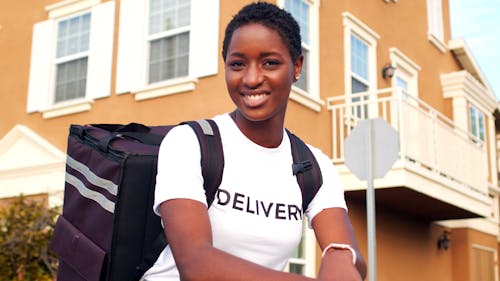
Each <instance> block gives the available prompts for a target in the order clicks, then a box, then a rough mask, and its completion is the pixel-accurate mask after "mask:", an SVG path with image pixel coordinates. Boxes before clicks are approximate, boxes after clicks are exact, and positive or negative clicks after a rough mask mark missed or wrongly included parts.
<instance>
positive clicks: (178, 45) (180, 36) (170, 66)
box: [148, 0, 191, 83]
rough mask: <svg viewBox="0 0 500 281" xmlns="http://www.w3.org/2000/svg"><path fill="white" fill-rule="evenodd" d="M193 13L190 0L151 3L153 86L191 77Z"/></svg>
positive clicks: (150, 57) (150, 39)
mask: <svg viewBox="0 0 500 281" xmlns="http://www.w3.org/2000/svg"><path fill="white" fill-rule="evenodd" d="M190 11H191V1H189V0H150V5H149V35H150V38H149V68H148V69H149V72H148V73H149V75H148V82H149V83H155V82H160V81H164V80H168V79H173V78H177V77H184V76H187V75H188V73H189V67H188V66H189V29H186V28H187V27H189V25H190V22H191V16H190Z"/></svg>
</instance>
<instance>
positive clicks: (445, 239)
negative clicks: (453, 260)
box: [437, 230, 451, 251]
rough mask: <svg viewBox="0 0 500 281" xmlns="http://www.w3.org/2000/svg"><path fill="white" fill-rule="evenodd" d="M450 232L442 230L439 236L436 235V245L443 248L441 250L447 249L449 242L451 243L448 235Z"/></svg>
mask: <svg viewBox="0 0 500 281" xmlns="http://www.w3.org/2000/svg"><path fill="white" fill-rule="evenodd" d="M450 234H451V232H449V231H447V230H445V231H443V234H441V236H439V237H438V240H437V247H438V249H439V250H441V249H443V250H445V251H446V250H448V248H449V247H450V244H451V240H450V237H449V235H450Z"/></svg>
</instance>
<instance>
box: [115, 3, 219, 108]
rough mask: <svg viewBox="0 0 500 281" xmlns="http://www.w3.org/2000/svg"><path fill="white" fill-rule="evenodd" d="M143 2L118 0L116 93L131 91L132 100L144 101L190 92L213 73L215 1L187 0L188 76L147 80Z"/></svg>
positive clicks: (216, 26) (216, 29)
mask: <svg viewBox="0 0 500 281" xmlns="http://www.w3.org/2000/svg"><path fill="white" fill-rule="evenodd" d="M147 3H148V1H146V0H145V1H137V0H122V1H121V6H120V24H119V35H118V58H117V78H116V93H117V94H119V95H120V94H125V93H131V94H133V95H134V98H135V100H144V99H151V98H158V97H162V96H167V95H171V94H177V93H184V92H190V91H193V90H195V88H196V84H197V83H198V81H199V80H198V79H199V78H202V77H206V76H211V75H215V74H217V72H218V63H219V56H220V54H219V13H220V11H219V0H191V25H190V26H189V71H188V72H189V74H188V76H186V77H179V78H174V79H169V80H165V81H160V82H157V83H152V84H149V83H148V80H147V75H148V68H149V67H148V62H149V50H148V46H149V44H148V40H147V38H148V17H147V16H148V12H147V5H148V4H147ZM200 46H203V47H202V48H201V47H200Z"/></svg>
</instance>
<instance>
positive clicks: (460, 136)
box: [327, 88, 488, 195]
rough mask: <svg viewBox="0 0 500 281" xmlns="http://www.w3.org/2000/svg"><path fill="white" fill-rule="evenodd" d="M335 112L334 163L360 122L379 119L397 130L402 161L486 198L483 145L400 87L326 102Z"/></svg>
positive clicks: (339, 161)
mask: <svg viewBox="0 0 500 281" xmlns="http://www.w3.org/2000/svg"><path fill="white" fill-rule="evenodd" d="M327 106H328V109H329V110H331V112H332V126H333V136H332V139H333V155H332V156H333V161H334V162H336V163H342V162H343V161H344V155H343V153H344V140H345V138H346V137H347V136H348V135H349V133H350V132H351V130H352V129H353V128H354V126H355V125H356V123H357V122H358V120H361V119H365V118H376V117H380V118H383V119H385V120H386V121H387V122H388V123H389V124H391V125H392V126H393V127H394V128H395V129H396V130H397V131H398V132H399V142H400V159H401V160H403V161H407V162H411V163H413V164H415V165H419V166H421V167H424V168H425V169H426V170H429V171H431V172H432V173H435V175H437V176H439V177H446V178H448V179H450V180H453V181H455V182H458V183H459V184H462V185H465V186H467V187H468V188H471V189H474V190H475V191H478V192H480V193H482V194H486V195H487V194H488V188H487V186H488V183H487V181H488V165H487V152H486V148H485V144H484V142H483V141H481V140H480V139H478V138H476V137H475V136H473V135H471V134H470V133H468V132H467V131H464V130H463V129H461V128H459V127H458V126H457V125H456V124H454V123H453V122H452V121H451V120H449V119H448V118H447V117H446V116H444V115H443V114H442V113H440V112H438V111H437V110H435V109H433V108H432V107H431V106H429V105H428V104H426V103H425V102H423V101H422V100H419V99H418V98H415V97H412V96H410V95H407V94H405V93H403V92H402V90H401V89H399V88H387V89H381V90H378V91H371V92H363V93H356V94H352V95H347V96H339V97H332V98H329V99H328V103H327Z"/></svg>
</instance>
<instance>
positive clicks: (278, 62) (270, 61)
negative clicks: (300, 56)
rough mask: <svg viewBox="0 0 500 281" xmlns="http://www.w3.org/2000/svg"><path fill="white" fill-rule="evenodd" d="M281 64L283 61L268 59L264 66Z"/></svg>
mask: <svg viewBox="0 0 500 281" xmlns="http://www.w3.org/2000/svg"><path fill="white" fill-rule="evenodd" d="M280 64H281V63H280V61H278V60H266V61H264V66H267V67H277V66H278V65H280Z"/></svg>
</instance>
